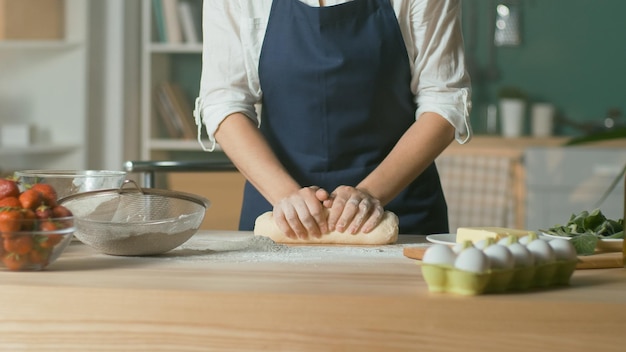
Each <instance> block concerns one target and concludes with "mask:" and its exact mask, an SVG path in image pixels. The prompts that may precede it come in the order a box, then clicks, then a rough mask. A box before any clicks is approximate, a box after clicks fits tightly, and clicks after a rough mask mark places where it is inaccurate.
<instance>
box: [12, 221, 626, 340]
mask: <svg viewBox="0 0 626 352" xmlns="http://www.w3.org/2000/svg"><path fill="white" fill-rule="evenodd" d="M423 242H424V239H423V238H421V237H416V236H404V237H402V241H401V242H400V243H399V244H397V245H392V246H381V247H341V246H334V247H331V246H290V247H286V246H282V245H274V246H270V247H263V246H260V245H259V244H258V243H257V242H254V241H253V237H252V235H251V234H250V233H247V232H228V231H202V232H200V233H198V234H197V235H196V236H194V237H193V238H192V239H191V240H190V241H188V242H187V243H185V244H184V245H183V246H181V247H179V248H178V249H176V250H174V251H171V252H170V253H168V254H166V255H163V256H160V257H115V256H107V255H103V254H98V253H96V252H94V251H93V250H91V249H89V248H88V247H86V246H85V245H83V244H81V243H79V242H73V243H72V244H71V245H70V247H69V248H68V249H67V250H66V252H65V253H64V254H63V255H62V256H61V258H59V259H58V261H57V262H55V263H53V264H52V265H51V266H50V267H49V268H48V269H47V270H45V271H42V272H0V292H2V297H3V299H2V303H0V351H130V350H132V351H177V352H183V351H328V350H332V351H344V350H345V351H409V350H422V351H458V350H466V351H470V350H476V351H536V350H544V351H623V349H624V346H626V334H624V333H623V332H622V331H623V330H624V329H626V326H625V323H626V270H624V269H621V268H620V269H595V270H579V271H576V272H575V273H574V276H573V277H572V279H571V285H570V286H569V287H562V288H554V289H546V290H533V291H529V292H523V293H508V294H497V295H495V294H492V295H481V296H475V297H464V296H456V295H450V294H433V293H429V292H428V290H427V286H426V283H425V282H424V280H423V278H422V276H421V273H420V270H419V267H418V266H417V265H416V264H415V261H414V260H412V259H409V258H406V257H404V256H403V254H402V249H403V248H404V247H405V246H413V245H421V243H423Z"/></svg>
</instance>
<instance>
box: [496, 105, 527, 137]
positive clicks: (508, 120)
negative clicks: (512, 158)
mask: <svg viewBox="0 0 626 352" xmlns="http://www.w3.org/2000/svg"><path fill="white" fill-rule="evenodd" d="M525 113H526V102H525V101H524V100H522V99H510V98H503V99H500V122H501V126H502V135H503V136H504V137H520V136H521V135H522V134H523V131H524V115H525Z"/></svg>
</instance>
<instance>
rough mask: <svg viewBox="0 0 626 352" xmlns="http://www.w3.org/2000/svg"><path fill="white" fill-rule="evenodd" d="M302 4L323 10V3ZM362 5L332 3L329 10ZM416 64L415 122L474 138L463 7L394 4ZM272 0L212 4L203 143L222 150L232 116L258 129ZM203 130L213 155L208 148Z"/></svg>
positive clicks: (443, 0)
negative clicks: (427, 120)
mask: <svg viewBox="0 0 626 352" xmlns="http://www.w3.org/2000/svg"><path fill="white" fill-rule="evenodd" d="M293 1H301V2H303V3H306V4H307V5H310V6H319V1H318V0H293ZM348 1H358V0H327V1H326V6H332V5H337V4H341V3H345V2H348ZM389 1H390V2H391V5H392V6H393V8H394V11H395V13H396V17H397V18H398V23H399V25H400V30H401V32H402V35H403V37H404V42H405V44H406V48H407V53H408V55H409V62H410V63H411V72H412V75H413V76H412V80H411V91H412V92H413V94H414V96H415V102H416V103H417V106H418V108H417V111H416V112H415V118H416V119H417V118H419V116H420V115H421V114H422V113H424V112H435V113H437V114H439V115H441V116H443V117H444V118H445V119H447V120H448V121H449V122H450V123H451V124H452V125H453V126H454V127H455V129H456V134H455V136H456V140H457V141H458V142H459V143H466V142H467V141H469V139H470V138H471V134H472V131H471V127H470V124H469V111H470V109H471V89H470V78H469V75H468V73H467V71H466V69H465V62H464V61H465V60H464V58H465V56H464V49H463V37H462V33H461V16H460V15H461V1H460V0H389ZM271 5H272V0H204V2H203V10H202V11H203V13H202V15H203V38H204V40H203V50H202V76H201V81H200V92H199V96H198V98H197V99H196V107H195V111H194V116H195V119H196V124H197V125H198V141H199V142H200V144H201V145H202V148H203V149H205V150H213V149H214V147H215V138H214V134H215V131H216V130H217V128H218V127H219V124H220V123H221V122H222V121H223V120H224V119H225V118H226V117H227V116H228V115H230V114H233V113H243V114H245V115H246V116H248V117H249V118H250V119H253V120H254V121H255V122H256V123H257V125H258V124H259V123H260V117H259V116H258V114H257V111H256V109H255V105H256V104H259V103H260V101H261V96H262V91H261V87H260V85H259V75H258V71H257V69H258V65H259V56H260V52H261V47H262V44H263V38H264V35H265V29H266V25H267V22H268V18H269V14H270V9H271ZM202 122H203V123H204V126H205V127H206V130H207V134H208V136H209V140H210V141H211V144H212V145H211V146H210V148H206V147H205V146H204V144H203V143H202V141H201V138H200V135H201V127H202Z"/></svg>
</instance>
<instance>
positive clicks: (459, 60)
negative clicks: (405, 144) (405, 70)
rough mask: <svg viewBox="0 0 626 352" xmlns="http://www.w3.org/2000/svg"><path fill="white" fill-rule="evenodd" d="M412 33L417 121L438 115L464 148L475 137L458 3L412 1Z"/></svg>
mask: <svg viewBox="0 0 626 352" xmlns="http://www.w3.org/2000/svg"><path fill="white" fill-rule="evenodd" d="M412 4H413V5H412V7H411V9H410V11H411V15H410V21H411V32H412V37H413V40H414V42H415V47H414V48H415V50H416V51H415V53H414V57H413V59H414V62H413V79H412V82H411V88H412V89H413V93H414V94H415V97H416V98H415V99H416V103H417V106H418V108H417V111H416V118H419V116H421V115H422V114H423V113H425V112H435V113H437V114H439V115H441V116H443V117H444V118H445V119H446V120H448V121H449V122H450V123H451V124H452V125H453V126H454V127H455V129H456V133H455V139H456V140H457V141H458V142H459V143H461V144H463V143H466V142H468V141H469V140H470V138H471V135H472V130H471V125H470V123H469V113H470V111H471V85H470V77H469V75H468V73H467V71H466V67H465V55H464V47H463V45H464V44H463V35H462V29H461V2H460V1H459V0H432V1H431V0H428V1H421V2H419V1H413V2H412Z"/></svg>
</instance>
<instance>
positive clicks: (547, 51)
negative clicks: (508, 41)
mask: <svg viewBox="0 0 626 352" xmlns="http://www.w3.org/2000/svg"><path fill="white" fill-rule="evenodd" d="M497 3H498V1H494V0H464V2H463V21H464V22H463V29H464V36H465V41H466V48H467V50H468V52H467V54H468V60H469V61H468V62H469V63H474V64H473V65H470V67H471V75H472V87H473V93H474V94H473V104H474V109H473V112H472V125H473V126H474V129H475V130H476V132H477V133H481V132H483V131H484V127H483V126H484V123H483V121H484V119H485V115H486V106H487V105H488V104H490V103H496V102H497V92H498V90H499V88H500V87H503V86H518V87H520V88H521V89H523V90H524V91H525V92H526V93H527V94H528V96H529V98H530V100H531V103H532V102H533V101H546V102H550V103H552V104H554V105H555V107H556V108H557V111H558V114H559V115H561V116H564V117H567V118H568V119H571V120H574V121H577V122H583V123H589V122H590V123H600V122H601V121H602V120H603V119H604V117H605V116H606V112H607V110H608V109H609V108H619V109H620V110H621V111H622V117H621V122H622V123H625V124H626V116H624V114H625V113H626V84H625V83H626V1H624V0H596V1H591V0H520V1H518V2H517V4H518V5H519V6H520V8H521V11H522V12H521V15H522V17H521V21H522V25H521V29H522V44H521V45H519V46H514V47H496V48H495V49H494V51H493V55H491V54H490V48H489V43H490V41H493V34H492V33H493V31H492V29H491V26H492V25H493V18H494V17H493V16H495V5H496V4H497ZM491 62H493V64H491ZM557 133H558V134H564V135H575V134H579V132H578V131H577V130H576V129H573V128H568V127H563V125H561V126H557Z"/></svg>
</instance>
